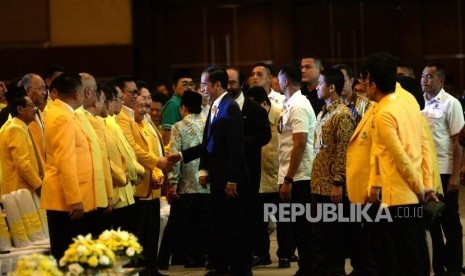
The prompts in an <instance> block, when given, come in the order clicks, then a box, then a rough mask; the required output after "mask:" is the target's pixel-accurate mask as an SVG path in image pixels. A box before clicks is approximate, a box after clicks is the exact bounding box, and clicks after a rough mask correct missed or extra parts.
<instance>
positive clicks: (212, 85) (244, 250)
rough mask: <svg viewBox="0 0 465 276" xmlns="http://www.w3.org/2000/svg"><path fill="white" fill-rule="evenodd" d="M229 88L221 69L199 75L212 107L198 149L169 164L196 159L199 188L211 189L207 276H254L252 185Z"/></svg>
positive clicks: (239, 120) (176, 156)
mask: <svg viewBox="0 0 465 276" xmlns="http://www.w3.org/2000/svg"><path fill="white" fill-rule="evenodd" d="M227 87H228V74H227V73H226V71H225V70H224V69H220V68H216V67H209V68H207V69H206V70H205V71H204V72H203V73H202V77H201V89H202V92H203V93H208V94H209V96H210V98H211V99H212V101H213V103H212V108H211V109H210V112H209V115H208V117H207V122H206V124H205V129H204V133H203V140H202V144H200V145H198V146H195V147H192V148H189V149H187V150H183V151H182V152H181V153H177V154H173V155H171V156H170V157H169V158H170V161H172V162H176V161H179V160H180V159H181V158H182V159H183V161H184V163H188V162H190V161H192V160H194V159H197V158H199V157H200V165H199V169H200V172H199V175H200V176H199V182H200V184H201V185H202V186H204V187H206V185H208V183H209V184H210V194H211V201H212V210H213V223H214V225H215V227H214V233H213V239H214V252H213V254H212V258H213V263H214V267H215V270H214V271H209V272H208V273H207V274H206V275H241V276H242V275H252V271H251V258H250V256H251V250H250V246H249V244H250V242H249V241H248V240H247V235H246V229H247V225H246V224H247V221H248V220H247V216H246V215H247V211H248V208H247V204H246V203H247V202H248V201H250V184H249V183H250V181H249V176H248V171H247V165H246V159H245V153H244V143H243V141H242V136H243V125H242V124H243V123H242V115H241V110H240V108H239V106H238V105H237V103H236V102H235V101H234V100H233V99H232V98H231V97H230V96H229V95H228V94H227V92H226V89H227ZM228 273H229V274H228Z"/></svg>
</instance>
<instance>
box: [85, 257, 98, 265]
mask: <svg viewBox="0 0 465 276" xmlns="http://www.w3.org/2000/svg"><path fill="white" fill-rule="evenodd" d="M87 263H88V264H89V265H90V266H91V267H96V266H97V265H98V259H97V257H95V256H92V257H90V258H89V260H88V261H87Z"/></svg>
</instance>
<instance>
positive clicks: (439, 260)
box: [421, 63, 464, 275]
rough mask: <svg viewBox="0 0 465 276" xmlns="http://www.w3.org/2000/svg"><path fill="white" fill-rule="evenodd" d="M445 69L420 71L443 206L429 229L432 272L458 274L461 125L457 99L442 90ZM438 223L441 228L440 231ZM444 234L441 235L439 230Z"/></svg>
mask: <svg viewBox="0 0 465 276" xmlns="http://www.w3.org/2000/svg"><path fill="white" fill-rule="evenodd" d="M444 78H445V69H444V66H443V65H442V64H440V63H430V64H428V65H426V67H425V69H424V70H423V73H422V75H421V86H422V89H423V92H424V94H423V96H424V98H425V108H424V109H423V110H422V113H423V116H424V117H425V118H426V120H427V121H428V124H429V127H430V129H431V133H432V134H433V140H434V143H435V145H436V151H437V156H438V165H439V173H440V174H441V182H442V187H443V190H444V199H442V200H443V201H444V203H445V204H446V208H445V210H444V212H443V213H442V216H441V217H440V223H439V224H438V225H437V227H435V228H432V229H430V232H431V238H432V243H433V270H434V273H435V274H436V275H441V274H443V273H444V267H445V268H446V269H447V272H448V273H452V274H448V275H460V269H461V267H462V262H463V260H462V259H463V249H462V225H461V224H460V216H459V204H458V198H459V183H460V166H461V163H462V155H463V154H462V150H463V149H462V148H461V147H460V145H459V132H460V129H461V128H462V126H463V125H464V119H463V110H462V106H461V105H460V102H459V101H458V100H457V99H456V98H454V97H453V96H452V95H450V94H449V93H447V92H446V91H444V88H443V86H444ZM441 226H442V231H441ZM443 232H444V236H445V238H446V243H445V244H444V239H443V236H442V233H443Z"/></svg>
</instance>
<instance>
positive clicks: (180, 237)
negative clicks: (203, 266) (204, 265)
mask: <svg viewBox="0 0 465 276" xmlns="http://www.w3.org/2000/svg"><path fill="white" fill-rule="evenodd" d="M209 202H210V195H209V194H180V195H179V199H177V200H176V201H175V202H173V203H172V204H171V209H170V216H169V218H168V223H167V224H166V227H165V231H164V232H163V238H162V241H161V244H160V252H159V256H158V257H159V258H158V263H159V264H160V265H164V266H167V265H168V263H169V259H170V257H171V255H173V263H182V264H183V263H185V262H186V261H189V260H192V261H194V262H197V263H201V262H203V261H204V255H205V254H207V248H208V243H209V242H208V237H209V235H208V233H210V230H209V228H210V223H209V218H210V206H209Z"/></svg>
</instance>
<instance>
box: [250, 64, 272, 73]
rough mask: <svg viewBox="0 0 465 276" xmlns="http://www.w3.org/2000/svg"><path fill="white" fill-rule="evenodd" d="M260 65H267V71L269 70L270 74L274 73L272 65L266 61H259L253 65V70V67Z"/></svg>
mask: <svg viewBox="0 0 465 276" xmlns="http://www.w3.org/2000/svg"><path fill="white" fill-rule="evenodd" d="M259 66H261V67H265V69H266V71H267V72H268V74H270V75H273V70H272V69H271V66H270V65H268V64H266V63H264V62H257V63H255V64H254V65H253V67H252V70H253V68H255V67H259Z"/></svg>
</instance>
